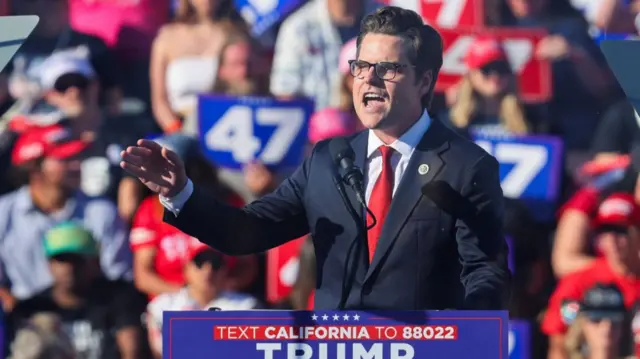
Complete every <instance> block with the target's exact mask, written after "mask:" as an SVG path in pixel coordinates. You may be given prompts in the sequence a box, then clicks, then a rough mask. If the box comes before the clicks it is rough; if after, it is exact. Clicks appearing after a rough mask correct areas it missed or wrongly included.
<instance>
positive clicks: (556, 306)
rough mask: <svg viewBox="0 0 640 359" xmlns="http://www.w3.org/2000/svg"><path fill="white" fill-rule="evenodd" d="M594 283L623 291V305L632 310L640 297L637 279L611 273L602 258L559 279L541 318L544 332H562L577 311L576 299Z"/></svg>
mask: <svg viewBox="0 0 640 359" xmlns="http://www.w3.org/2000/svg"><path fill="white" fill-rule="evenodd" d="M596 283H602V284H615V285H616V286H618V287H619V288H620V290H621V292H622V296H623V298H624V304H625V306H626V307H627V308H628V309H629V310H630V311H631V310H633V309H634V308H633V307H634V305H635V304H636V303H637V300H638V299H639V298H640V295H639V294H640V279H637V278H634V277H624V276H620V275H618V274H616V273H614V272H613V271H612V270H611V268H610V267H609V264H608V263H607V262H606V261H605V260H604V259H596V261H595V262H594V263H593V265H591V266H590V267H589V268H586V269H584V270H582V271H579V272H576V273H572V274H569V275H567V276H565V277H563V278H562V280H561V281H560V283H559V284H558V286H557V287H556V290H555V291H554V292H553V294H552V295H551V299H550V300H549V307H548V308H547V311H546V313H545V315H544V319H543V321H542V332H543V333H544V334H546V335H558V334H564V333H565V332H566V331H567V329H568V328H569V326H570V325H571V319H573V318H574V317H575V314H577V309H578V306H577V302H578V301H580V300H581V299H582V297H583V296H584V294H585V292H586V291H587V290H589V289H591V288H592V287H593V286H594V285H595V284H596Z"/></svg>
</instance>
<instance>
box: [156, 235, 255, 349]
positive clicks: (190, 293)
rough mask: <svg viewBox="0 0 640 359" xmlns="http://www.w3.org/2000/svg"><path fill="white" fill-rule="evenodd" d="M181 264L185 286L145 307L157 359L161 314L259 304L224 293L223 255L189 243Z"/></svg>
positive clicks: (235, 308)
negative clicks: (185, 257)
mask: <svg viewBox="0 0 640 359" xmlns="http://www.w3.org/2000/svg"><path fill="white" fill-rule="evenodd" d="M188 252H189V254H188V261H187V262H186V263H185V265H184V276H185V279H186V282H185V284H186V285H185V286H184V287H182V288H181V289H180V290H179V291H177V292H172V293H164V294H161V295H159V296H157V297H156V298H154V299H153V300H152V301H151V302H150V303H149V305H148V306H147V327H148V328H149V342H150V344H151V348H152V351H153V352H154V354H155V355H156V357H157V358H161V357H162V326H163V321H162V316H163V312H165V311H181V310H207V309H209V308H220V309H221V310H251V309H257V308H260V307H261V304H260V303H259V301H258V300H257V299H256V298H254V297H252V296H249V295H246V294H240V293H236V292H232V291H228V290H226V289H225V288H227V285H226V284H225V281H226V280H227V279H228V275H229V268H228V267H226V266H225V263H227V262H226V261H225V259H224V256H223V255H222V254H221V253H220V252H218V251H216V250H214V249H212V248H210V247H208V246H207V245H205V244H202V243H200V242H198V241H195V242H192V246H191V247H190V248H189V250H188Z"/></svg>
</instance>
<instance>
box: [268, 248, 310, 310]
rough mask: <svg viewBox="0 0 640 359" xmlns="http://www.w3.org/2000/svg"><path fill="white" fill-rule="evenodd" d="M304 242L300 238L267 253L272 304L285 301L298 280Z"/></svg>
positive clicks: (269, 297)
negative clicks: (299, 259)
mask: <svg viewBox="0 0 640 359" xmlns="http://www.w3.org/2000/svg"><path fill="white" fill-rule="evenodd" d="M303 242H304V237H303V238H298V239H296V240H293V241H291V242H288V243H285V244H283V245H281V246H280V247H276V248H273V249H271V250H269V251H268V252H267V300H268V301H269V302H271V303H275V302H278V301H280V300H282V299H284V298H285V297H286V296H287V295H289V293H290V292H291V288H293V284H294V283H295V281H296V279H297V278H298V267H299V265H298V264H299V261H298V255H299V254H300V248H301V247H302V243H303Z"/></svg>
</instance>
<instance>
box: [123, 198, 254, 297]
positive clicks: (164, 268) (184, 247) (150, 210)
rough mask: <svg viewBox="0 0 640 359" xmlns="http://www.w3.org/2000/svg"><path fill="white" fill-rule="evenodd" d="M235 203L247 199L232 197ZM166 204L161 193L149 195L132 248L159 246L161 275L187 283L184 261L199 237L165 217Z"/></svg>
mask: <svg viewBox="0 0 640 359" xmlns="http://www.w3.org/2000/svg"><path fill="white" fill-rule="evenodd" d="M227 202H228V203H229V204H231V205H233V206H242V205H244V202H242V200H241V199H239V198H237V197H235V196H234V197H231V198H230V199H229V200H228V201H227ZM162 213H163V208H162V204H161V203H160V200H159V199H158V196H150V197H147V198H146V199H145V200H144V201H142V203H141V204H140V207H139V208H138V211H137V212H136V214H135V217H134V218H133V225H132V228H131V234H130V236H129V242H130V245H131V250H132V251H133V252H134V253H135V251H137V250H139V249H141V248H155V249H156V256H155V270H156V273H158V275H159V276H160V278H162V279H164V280H165V281H167V282H169V283H173V284H177V285H183V284H184V282H185V280H184V275H183V272H184V265H185V263H186V262H187V261H188V260H189V249H190V248H191V246H192V245H193V243H192V242H193V241H198V240H197V239H196V238H194V237H191V236H189V235H188V234H185V233H183V232H181V231H180V230H178V229H177V228H175V227H173V226H171V225H169V224H167V223H165V222H163V221H162Z"/></svg>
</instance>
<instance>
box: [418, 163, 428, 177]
mask: <svg viewBox="0 0 640 359" xmlns="http://www.w3.org/2000/svg"><path fill="white" fill-rule="evenodd" d="M418 173H419V174H421V175H426V174H427V173H429V165H426V164H422V165H420V167H418Z"/></svg>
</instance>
